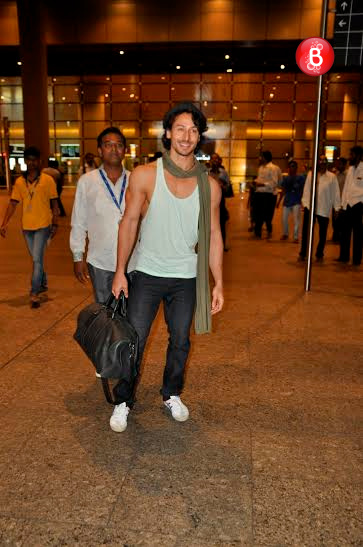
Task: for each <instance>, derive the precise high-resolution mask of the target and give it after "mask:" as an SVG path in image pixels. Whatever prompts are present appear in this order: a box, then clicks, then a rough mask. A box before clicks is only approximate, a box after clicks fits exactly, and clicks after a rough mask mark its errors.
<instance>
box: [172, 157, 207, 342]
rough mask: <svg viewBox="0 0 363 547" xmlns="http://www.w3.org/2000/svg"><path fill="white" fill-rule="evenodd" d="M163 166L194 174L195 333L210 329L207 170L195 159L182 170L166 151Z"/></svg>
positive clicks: (176, 173) (179, 174) (177, 172)
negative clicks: (196, 212) (196, 195)
mask: <svg viewBox="0 0 363 547" xmlns="http://www.w3.org/2000/svg"><path fill="white" fill-rule="evenodd" d="M163 167H164V169H166V170H167V171H169V173H171V174H172V175H173V176H174V177H179V178H183V179H186V178H190V177H197V181H198V190H199V220H198V259H197V285H196V289H197V305H196V310H195V318H194V326H195V332H196V333H197V334H204V333H206V332H211V329H212V319H211V302H210V290H209V247H210V222H211V220H210V215H211V212H210V209H211V206H210V200H211V195H210V185H209V182H208V172H207V169H206V168H205V167H204V166H203V165H202V164H201V163H199V161H197V160H195V165H194V167H193V169H191V170H190V171H184V169H181V168H180V167H178V166H177V165H176V164H175V163H174V162H173V160H172V159H171V158H170V155H169V153H168V152H166V153H164V155H163Z"/></svg>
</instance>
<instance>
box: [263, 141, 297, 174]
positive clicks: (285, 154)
mask: <svg viewBox="0 0 363 547" xmlns="http://www.w3.org/2000/svg"><path fill="white" fill-rule="evenodd" d="M263 149H264V150H270V152H271V154H272V157H273V161H274V163H276V164H277V165H278V166H279V167H280V169H281V170H282V171H285V170H286V165H285V163H286V158H290V157H291V156H292V144H291V142H289V141H288V140H287V139H283V140H282V141H278V140H275V141H272V140H269V139H264V140H263Z"/></svg>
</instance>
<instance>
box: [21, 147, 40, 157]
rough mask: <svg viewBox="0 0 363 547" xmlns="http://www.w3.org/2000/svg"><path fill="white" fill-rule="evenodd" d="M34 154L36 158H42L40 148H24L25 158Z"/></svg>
mask: <svg viewBox="0 0 363 547" xmlns="http://www.w3.org/2000/svg"><path fill="white" fill-rule="evenodd" d="M30 156H34V158H38V159H40V150H39V148H37V147H36V146H28V147H27V148H25V150H24V159H26V158H29V157H30Z"/></svg>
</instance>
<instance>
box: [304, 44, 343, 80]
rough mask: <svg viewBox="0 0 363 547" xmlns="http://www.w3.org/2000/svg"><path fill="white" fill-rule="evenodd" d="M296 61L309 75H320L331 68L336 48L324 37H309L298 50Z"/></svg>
mask: <svg viewBox="0 0 363 547" xmlns="http://www.w3.org/2000/svg"><path fill="white" fill-rule="evenodd" d="M296 63H297V65H298V67H299V68H300V70H302V72H304V73H305V74H308V76H320V75H322V74H325V73H326V72H328V70H330V69H331V67H332V65H333V63H334V50H333V48H332V46H331V45H330V44H329V42H327V41H326V40H323V38H307V39H306V40H304V41H303V42H301V44H300V45H299V47H298V48H297V50H296Z"/></svg>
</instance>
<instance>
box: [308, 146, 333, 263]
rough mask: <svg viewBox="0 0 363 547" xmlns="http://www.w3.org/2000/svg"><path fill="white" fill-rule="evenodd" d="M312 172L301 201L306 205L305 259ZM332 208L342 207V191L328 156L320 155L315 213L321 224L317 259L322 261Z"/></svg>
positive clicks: (309, 174)
mask: <svg viewBox="0 0 363 547" xmlns="http://www.w3.org/2000/svg"><path fill="white" fill-rule="evenodd" d="M311 178H312V172H311V171H309V173H308V176H307V177H306V182H305V186H304V192H303V197H302V200H301V203H302V205H303V207H304V221H303V230H302V240H301V249H300V254H299V260H305V258H306V252H307V245H308V229H309V218H310V210H309V209H310V191H311ZM332 208H334V209H335V211H338V210H339V208H340V191H339V184H338V180H337V177H336V176H335V175H334V173H331V172H330V171H328V160H327V158H326V156H324V155H321V156H320V157H319V165H318V180H317V191H316V206H315V214H314V222H315V220H317V221H318V224H319V243H318V246H317V248H316V255H315V256H316V260H317V261H318V262H322V261H323V259H324V248H325V243H326V235H327V232H328V226H329V217H330V214H331V210H332Z"/></svg>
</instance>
